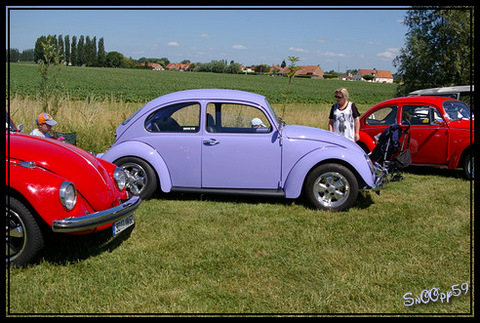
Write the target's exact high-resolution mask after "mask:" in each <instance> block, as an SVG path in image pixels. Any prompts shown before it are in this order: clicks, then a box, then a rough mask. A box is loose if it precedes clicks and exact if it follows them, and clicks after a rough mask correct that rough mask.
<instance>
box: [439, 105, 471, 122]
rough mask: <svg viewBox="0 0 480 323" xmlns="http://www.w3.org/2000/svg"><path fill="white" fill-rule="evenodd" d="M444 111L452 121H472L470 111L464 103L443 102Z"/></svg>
mask: <svg viewBox="0 0 480 323" xmlns="http://www.w3.org/2000/svg"><path fill="white" fill-rule="evenodd" d="M443 109H445V112H446V114H447V116H448V119H450V121H457V120H470V109H469V108H468V106H467V105H466V104H465V103H463V102H460V101H445V102H443Z"/></svg>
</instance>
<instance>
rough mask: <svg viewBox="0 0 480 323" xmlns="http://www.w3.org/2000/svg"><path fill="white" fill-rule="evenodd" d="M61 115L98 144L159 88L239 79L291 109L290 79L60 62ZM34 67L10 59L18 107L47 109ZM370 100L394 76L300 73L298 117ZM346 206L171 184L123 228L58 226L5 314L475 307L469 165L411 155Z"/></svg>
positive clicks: (387, 91) (318, 119)
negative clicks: (368, 78) (376, 187)
mask: <svg viewBox="0 0 480 323" xmlns="http://www.w3.org/2000/svg"><path fill="white" fill-rule="evenodd" d="M59 79H60V82H61V84H62V86H63V88H64V92H63V93H65V95H64V96H62V97H60V98H58V106H59V108H58V110H57V113H56V114H55V115H54V117H55V119H56V120H58V121H59V124H58V125H57V126H55V128H58V130H59V131H63V132H71V131H76V132H77V135H78V138H77V144H78V146H80V147H82V148H84V149H87V150H93V151H95V152H101V151H104V150H105V149H107V148H108V146H109V145H110V144H111V143H112V142H113V140H114V136H113V133H114V131H115V128H116V127H117V125H118V124H119V123H120V122H122V121H123V120H124V119H125V118H127V117H128V116H129V115H130V114H131V113H133V112H135V111H136V110H138V109H139V108H141V107H142V106H143V104H144V103H145V102H146V101H148V100H150V99H153V98H155V97H157V96H160V95H161V94H164V93H168V92H171V91H175V90H183V89H187V88H203V87H221V88H235V89H241V90H247V91H252V92H256V93H260V94H264V95H266V96H267V97H268V99H269V100H270V101H271V102H272V103H273V106H274V109H275V110H276V111H277V112H279V111H281V109H282V106H283V105H282V102H283V101H282V100H283V98H282V95H283V89H285V88H286V84H287V80H286V79H285V78H281V77H266V76H245V75H217V74H209V73H182V72H158V71H141V70H121V69H93V68H70V67H64V68H63V69H62V70H61V71H60V74H59ZM38 83H39V76H38V72H37V68H36V66H34V65H19V64H12V65H11V79H10V89H11V93H10V95H11V96H10V98H11V100H10V102H7V103H8V104H9V106H10V111H11V114H12V119H13V120H14V121H15V122H16V123H17V124H19V123H23V124H24V126H25V132H30V130H31V129H32V128H33V127H34V124H33V119H34V118H35V115H36V114H38V113H39V112H41V111H39V109H40V105H39V100H38ZM340 86H346V87H347V88H348V89H349V91H350V93H351V95H352V100H353V101H354V102H356V103H357V102H358V104H357V105H358V106H359V109H360V112H365V111H366V109H367V108H368V107H370V106H372V105H373V104H376V103H378V102H381V101H383V100H385V99H388V98H391V97H393V96H394V92H395V85H389V84H367V83H363V82H362V83H360V82H342V81H334V80H312V79H294V80H293V82H292V94H291V96H290V98H289V104H288V106H287V110H286V113H285V119H286V120H287V122H288V123H293V124H304V125H309V126H313V127H319V128H326V126H327V118H328V111H329V108H330V106H331V105H332V103H333V101H334V100H332V98H333V90H334V89H336V88H338V87H340ZM404 177H405V180H404V181H401V182H392V183H389V185H388V186H387V187H386V188H385V189H384V190H382V192H381V193H380V195H376V194H374V193H367V192H362V193H361V194H360V195H359V199H358V200H357V202H356V203H355V204H354V205H353V207H352V208H351V209H349V210H348V211H347V212H340V213H338V212H322V211H317V210H313V209H311V208H310V207H308V206H307V205H306V203H305V202H304V200H303V198H300V199H297V200H286V199H276V198H253V197H238V196H217V195H200V194H179V193H175V194H159V195H158V196H156V197H155V198H152V199H151V200H147V201H143V202H142V204H141V205H140V207H139V208H138V209H137V211H136V213H135V227H134V228H133V229H131V230H128V231H126V232H123V233H122V234H120V235H119V236H117V237H115V238H112V237H111V233H110V232H101V233H97V234H94V235H89V236H70V235H49V236H48V240H47V246H46V249H45V251H44V252H43V253H42V255H41V257H40V259H39V260H38V261H37V262H36V263H34V264H31V265H29V266H27V267H25V268H15V269H9V270H7V271H6V314H7V315H9V316H22V315H27V316H41V315H48V316H74V315H92V316H100V315H104V316H105V315H116V316H122V315H130V316H137V315H143V316H168V315H179V316H180V315H182V316H188V315H210V316H215V315H250V316H253V315H279V316H282V315H284V316H307V315H326V316H334V315H336V316H355V315H362V316H366V315H371V316H376V315H379V316H397V315H398V316H459V317H460V316H472V315H473V302H474V300H473V299H474V295H473V292H472V291H473V289H474V286H473V283H474V281H473V270H474V263H473V246H474V237H473V226H474V217H473V209H474V200H473V195H474V185H473V182H469V181H467V180H465V179H463V178H462V177H461V172H460V171H458V170H447V169H437V168H429V167H409V168H408V169H407V170H406V171H405V172H404Z"/></svg>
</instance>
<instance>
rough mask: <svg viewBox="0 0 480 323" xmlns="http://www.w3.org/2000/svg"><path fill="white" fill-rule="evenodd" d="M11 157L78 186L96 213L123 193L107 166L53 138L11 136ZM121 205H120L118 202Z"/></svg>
mask: <svg viewBox="0 0 480 323" xmlns="http://www.w3.org/2000/svg"><path fill="white" fill-rule="evenodd" d="M5 137H6V139H7V142H6V148H7V154H8V148H9V146H10V158H11V159H12V160H19V161H34V162H35V164H36V165H37V166H39V167H42V168H45V169H47V170H48V171H50V172H52V173H55V174H57V175H59V176H61V177H63V178H65V180H67V181H70V182H72V183H74V184H75V186H76V188H77V191H78V192H79V193H80V194H81V195H82V196H83V197H85V199H86V200H87V201H88V203H89V204H90V205H91V206H92V208H93V209H94V210H96V211H99V210H104V209H106V208H110V207H112V206H113V205H116V204H115V203H117V202H118V201H117V197H118V195H119V191H118V189H117V188H116V186H115V183H114V180H113V178H111V176H109V174H108V172H107V170H106V169H105V167H104V166H103V164H102V163H101V162H100V161H99V160H98V159H97V158H96V157H94V156H92V155H91V154H89V153H88V152H86V151H85V150H83V149H80V148H78V147H76V146H73V145H70V144H66V143H62V142H59V141H57V140H53V139H43V138H39V137H32V136H28V135H24V134H19V133H11V134H10V143H8V140H9V138H8V137H9V136H5ZM117 204H118V203H117Z"/></svg>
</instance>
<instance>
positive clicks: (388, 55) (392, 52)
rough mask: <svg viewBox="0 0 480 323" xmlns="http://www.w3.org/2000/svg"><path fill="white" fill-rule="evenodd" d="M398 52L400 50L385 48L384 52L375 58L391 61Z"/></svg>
mask: <svg viewBox="0 0 480 323" xmlns="http://www.w3.org/2000/svg"><path fill="white" fill-rule="evenodd" d="M399 52H400V49H398V48H394V47H392V48H387V49H386V50H385V51H384V52H381V53H378V54H377V56H378V57H384V58H388V59H393V58H395V57H396V56H397V55H398V53H399Z"/></svg>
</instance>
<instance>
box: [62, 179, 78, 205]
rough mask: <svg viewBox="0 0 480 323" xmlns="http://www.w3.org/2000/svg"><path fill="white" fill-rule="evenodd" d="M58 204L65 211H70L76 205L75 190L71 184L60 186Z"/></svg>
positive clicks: (66, 183)
mask: <svg viewBox="0 0 480 323" xmlns="http://www.w3.org/2000/svg"><path fill="white" fill-rule="evenodd" d="M60 202H61V203H62V205H63V206H64V207H65V208H66V209H67V210H69V211H70V210H72V209H73V208H74V207H75V204H76V203H77V189H76V188H75V185H73V183H71V182H63V183H62V185H60Z"/></svg>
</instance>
